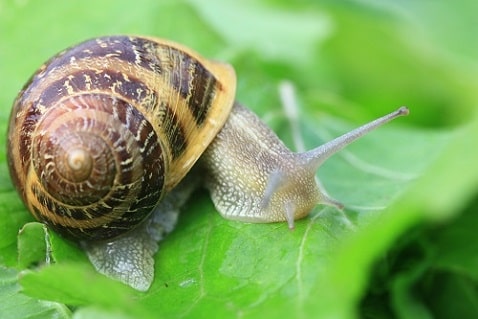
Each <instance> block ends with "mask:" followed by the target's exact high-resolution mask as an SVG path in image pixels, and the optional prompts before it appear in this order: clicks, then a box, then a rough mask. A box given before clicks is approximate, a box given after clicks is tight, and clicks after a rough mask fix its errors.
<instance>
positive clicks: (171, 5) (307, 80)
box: [0, 0, 478, 318]
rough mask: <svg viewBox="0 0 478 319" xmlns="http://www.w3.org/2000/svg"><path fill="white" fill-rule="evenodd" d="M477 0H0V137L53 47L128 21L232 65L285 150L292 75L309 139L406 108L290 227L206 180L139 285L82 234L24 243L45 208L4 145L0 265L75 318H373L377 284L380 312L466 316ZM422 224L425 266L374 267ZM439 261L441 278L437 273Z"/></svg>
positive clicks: (26, 310)
mask: <svg viewBox="0 0 478 319" xmlns="http://www.w3.org/2000/svg"><path fill="white" fill-rule="evenodd" d="M474 5H476V4H475V3H474V2H473V0H464V1H462V3H461V5H459V4H454V3H453V4H450V3H448V2H446V1H435V2H433V4H432V3H428V4H424V3H414V2H401V3H399V4H398V3H396V2H394V1H384V2H380V4H379V3H378V2H376V1H346V2H340V3H339V2H334V1H325V2H322V3H321V4H318V3H317V2H316V1H315V2H314V1H306V0H304V1H299V2H297V3H295V2H294V3H291V2H290V1H283V0H268V1H260V2H252V1H244V2H240V3H238V2H228V1H222V2H219V1H213V2H210V1H199V0H194V1H193V0H190V1H163V2H158V1H152V0H139V1H136V2H135V3H134V5H131V4H128V5H127V6H126V5H125V4H122V3H118V2H117V1H111V0H107V1H102V2H95V1H91V0H85V1H82V2H64V1H51V2H48V3H40V2H38V3H37V2H32V1H30V2H18V1H17V2H14V1H4V2H2V3H1V4H0V74H2V76H1V77H0V87H1V88H2V90H0V131H2V132H6V129H7V124H8V116H9V115H8V114H9V112H10V108H11V104H12V102H13V100H14V98H15V95H16V94H17V92H18V91H19V90H20V89H21V87H22V85H23V84H24V83H25V82H26V81H27V79H28V77H29V76H30V75H31V74H32V73H33V72H34V70H35V69H36V68H38V67H39V66H40V65H41V64H42V63H43V62H44V61H45V60H46V59H47V58H49V57H50V56H51V55H53V54H55V53H56V52H58V51H60V50H62V49H63V48H65V47H67V46H70V45H73V44H75V43H77V42H79V41H81V40H84V39H86V38H91V37H95V36H98V35H103V34H118V33H128V34H147V35H154V36H160V37H166V38H171V39H172V40H176V41H179V42H182V43H184V44H186V45H189V46H191V47H193V48H194V49H196V50H197V51H198V52H201V53H202V54H203V55H204V56H207V57H209V58H213V59H221V60H226V61H228V62H230V63H232V64H233V65H234V67H235V69H236V71H237V74H238V81H239V84H238V94H237V96H238V99H239V100H241V101H242V102H245V103H246V104H247V105H249V106H250V107H251V109H253V110H254V111H256V112H258V113H259V114H260V115H261V116H263V118H264V119H265V121H266V122H267V123H268V124H270V125H271V126H272V127H273V128H274V130H276V132H278V134H279V135H280V136H281V138H283V139H284V141H285V142H286V143H287V144H288V145H289V146H290V147H291V148H294V145H293V143H292V141H293V138H292V135H291V134H290V123H288V122H287V120H286V118H285V117H284V115H283V111H282V109H281V108H280V104H279V103H280V102H279V97H278V93H277V89H278V83H279V82H280V81H282V80H283V79H284V78H287V79H288V80H290V81H291V82H292V83H293V84H294V85H295V86H296V89H297V95H298V102H299V108H300V117H299V124H300V125H299V126H300V130H301V134H302V136H303V137H304V142H305V144H306V146H308V147H313V146H316V145H318V144H320V143H322V142H324V141H326V140H329V139H331V138H333V137H335V136H337V135H339V134H342V133H344V132H346V131H347V130H349V129H351V128H353V127H355V126H357V125H359V124H361V123H364V122H366V121H368V120H371V119H373V118H375V117H377V116H379V115H382V114H384V113H386V112H389V111H391V110H392V109H394V108H395V107H397V106H398V105H401V104H406V105H408V106H409V107H410V109H411V115H410V116H409V117H408V118H403V119H400V120H399V121H397V122H396V123H393V124H391V125H390V126H387V127H384V128H383V129H380V131H377V132H374V133H372V134H371V135H369V136H367V137H366V138H364V139H363V140H361V141H360V142H357V143H355V144H354V145H352V146H351V147H349V148H347V150H345V151H344V152H341V153H340V154H338V155H336V156H334V157H333V158H331V159H330V160H329V161H328V162H327V163H326V164H325V165H324V166H323V167H322V168H321V169H320V171H319V173H318V176H319V177H320V179H321V182H322V183H323V185H324V186H325V188H326V189H327V190H328V191H329V193H330V194H331V195H332V196H333V197H335V198H337V199H338V200H340V201H342V202H344V203H345V205H346V209H345V210H344V211H343V212H340V211H337V210H335V209H332V208H324V207H317V208H316V210H315V211H314V212H312V214H311V216H310V217H308V218H306V219H304V220H301V221H299V222H298V223H297V225H296V229H295V230H294V231H289V230H288V229H287V227H286V225H284V224H271V225H256V224H244V223H239V222H232V221H227V220H224V219H222V218H221V217H220V216H219V215H218V214H217V213H216V211H215V209H214V207H213V206H212V204H211V202H210V200H209V199H208V195H207V194H206V192H203V191H200V192H198V193H197V196H194V199H193V200H192V201H191V202H190V203H189V204H188V205H187V206H186V207H185V209H184V214H182V216H180V221H179V225H178V227H177V229H176V230H175V231H174V232H173V233H172V234H171V235H170V236H169V237H168V238H167V239H166V240H165V241H163V242H162V243H161V244H160V251H159V253H158V254H157V255H156V258H155V259H156V266H155V267H156V279H155V282H154V283H153V286H152V287H151V289H150V290H149V291H148V292H146V293H143V294H140V293H137V292H135V291H132V290H131V289H129V288H128V287H126V286H124V285H122V284H119V283H117V282H114V281H112V280H110V279H107V278H105V277H103V276H101V275H99V274H97V273H96V272H94V271H93V269H92V267H91V265H90V264H89V262H88V261H87V259H86V257H85V255H84V253H82V251H81V250H80V249H79V248H78V247H77V245H75V244H72V243H70V242H68V241H65V240H63V239H62V238H60V237H58V236H56V235H54V234H53V233H51V232H43V231H40V233H36V234H33V233H31V234H30V235H32V237H30V238H25V237H23V236H24V235H25V234H22V235H20V236H19V238H17V234H18V231H19V230H20V229H21V228H22V227H23V226H24V225H25V224H26V223H28V222H31V221H32V220H33V219H32V217H30V215H29V214H28V213H27V211H26V209H25V208H23V206H22V204H21V202H20V199H19V196H18V195H17V194H16V193H15V192H14V190H13V186H12V183H11V182H10V179H9V177H8V169H7V163H6V154H5V152H4V151H0V234H1V236H0V265H3V266H8V267H16V268H17V270H19V271H21V274H22V275H21V280H20V284H21V286H22V287H23V289H24V291H23V292H19V289H20V288H19V287H20V286H19V285H18V283H17V280H16V278H17V275H16V271H14V270H11V268H8V270H7V273H8V275H7V276H6V277H7V278H8V280H3V281H2V283H0V284H1V286H2V289H1V291H2V292H7V291H13V292H14V293H13V294H12V295H13V296H14V297H15V298H20V299H21V298H25V299H24V300H28V302H29V303H30V302H31V303H32V304H34V305H41V307H44V305H45V304H50V302H48V303H46V302H45V301H44V300H50V301H55V302H60V303H62V304H67V305H74V306H75V307H74V315H73V316H74V317H76V318H81V317H95V318H96V317H105V318H108V317H135V318H136V317H142V318H157V317H169V318H170V317H208V318H210V317H221V318H222V317H226V316H227V317H245V318H259V317H260V318H265V317H267V316H270V317H287V316H290V317H304V318H309V317H319V318H329V317H335V318H355V317H360V316H361V315H363V314H364V313H363V312H364V311H365V310H364V308H360V306H362V305H364V304H361V302H362V298H363V296H369V297H368V298H366V299H365V301H366V305H367V307H368V310H367V311H368V313H374V314H376V315H377V316H379V315H382V317H385V318H389V317H392V316H401V315H402V316H406V315H411V314H413V315H420V314H422V315H423V316H426V314H427V311H430V312H431V313H433V314H436V313H442V314H446V313H448V312H451V311H455V309H457V307H463V306H466V307H468V308H467V309H468V310H469V311H470V312H461V313H462V314H463V315H465V314H470V315H473V314H475V313H474V312H473V311H474V309H475V308H474V306H475V305H476V300H477V299H476V296H477V290H476V276H477V274H476V269H477V268H476V263H475V261H476V260H475V259H474V256H475V251H474V249H473V247H471V246H473V245H466V242H467V241H468V242H473V240H474V239H473V237H472V235H473V232H472V230H473V229H474V228H473V226H472V225H474V218H472V217H467V218H469V219H467V220H465V221H463V222H460V223H457V225H456V226H453V227H452V226H450V224H449V222H448V220H449V219H450V218H453V217H456V216H459V215H460V213H461V212H462V210H463V209H464V208H465V207H467V205H468V203H469V202H470V198H472V197H473V196H475V194H476V189H477V184H478V167H477V166H476V161H477V159H478V150H477V148H476V145H478V141H477V136H478V120H477V119H476V116H475V114H476V110H475V109H476V105H478V97H477V96H476V92H477V91H478V88H477V86H476V81H475V78H476V72H477V65H476V61H475V60H476V59H474V58H473V57H474V56H475V55H476V52H477V51H476V41H475V40H476V39H475V38H474V37H475V34H476V32H473V26H472V25H473V23H471V24H469V25H467V24H466V21H475V20H476V12H478V11H476V10H473V8H474ZM458 35H459V36H458ZM4 136H6V135H4ZM4 141H5V142H4V144H6V140H4ZM3 149H5V147H4V148H3ZM475 206H476V205H475ZM426 222H435V223H436V222H439V223H442V224H443V226H442V227H443V232H442V234H443V235H442V236H436V237H434V240H431V241H430V242H429V244H427V245H428V246H427V248H421V249H423V251H424V252H426V253H423V256H420V259H418V261H416V262H415V263H409V262H410V258H399V257H403V255H402V254H397V256H398V257H396V259H394V263H393V267H394V268H393V269H391V273H390V274H389V276H387V275H384V276H383V277H381V276H380V275H378V274H377V273H375V272H371V270H372V269H374V264H375V262H377V261H378V260H382V263H379V264H378V265H376V266H375V267H377V268H379V269H388V268H387V262H388V259H387V258H384V256H388V255H389V254H391V255H393V254H392V253H390V252H391V251H392V252H393V251H395V250H400V249H402V248H403V247H401V246H400V245H398V244H397V240H398V239H399V238H401V236H403V237H404V238H405V239H406V241H407V242H409V243H410V245H411V246H412V247H417V246H418V247H420V245H419V244H418V243H417V241H419V243H421V242H420V240H421V239H420V238H421V237H418V238H419V239H417V238H415V237H413V236H411V235H410V233H409V232H407V230H409V229H410V228H419V227H421V226H420V225H424V223H426ZM27 227H31V226H27ZM34 227H38V225H37V226H34ZM422 227H424V226H422ZM448 227H451V228H450V229H448ZM36 229H37V230H38V229H39V228H36ZM41 229H42V228H40V230H41ZM34 232H36V231H34ZM48 237H49V238H48ZM402 239H403V238H402ZM46 240H47V241H46ZM47 243H48V245H50V249H51V257H52V261H54V263H53V265H50V266H44V267H43V266H42V267H39V268H38V269H37V270H26V269H25V268H26V267H27V266H30V265H31V264H32V262H33V264H34V265H37V263H35V261H43V260H42V259H43V257H44V256H47V251H40V249H45V248H46V249H48V247H47V246H48V245H47ZM44 245H45V246H44ZM397 245H398V247H397ZM39 246H40V247H39ZM42 247H44V248H42ZM435 252H436V254H435ZM407 267H411V268H412V271H410V272H407V273H404V274H403V273H402V274H400V275H401V276H398V275H396V274H395V273H394V272H393V271H395V270H396V269H403V268H407ZM3 269H7V268H2V270H3ZM430 269H432V270H433V271H436V272H437V274H436V275H435V277H433V278H434V279H433V280H431V283H432V284H430V285H429V286H427V285H425V283H426V282H427V281H426V279H427V278H430V277H428V276H430V273H431V272H430ZM386 274H388V273H386ZM381 279H383V283H382V284H383V285H382V286H379V287H380V288H381V289H382V290H380V294H373V293H372V290H373V289H374V287H375V286H374V285H373V283H374V282H377V281H380V280H381ZM3 287H4V288H5V289H3ZM390 287H394V288H393V289H391V288H390ZM417 287H419V288H420V294H419V295H418V296H417V294H415V293H414V292H416V289H417ZM27 295H28V296H27ZM452 296H460V300H463V302H461V303H456V304H453V305H451V306H450V307H449V308H448V309H446V308H447V307H446V305H447V303H446V302H445V301H444V300H450V299H452V298H453V297H452ZM433 298H436V302H433V306H431V305H432V302H431V301H430V300H432V299H433ZM0 299H1V300H2V301H0V303H2V304H1V307H0V311H3V310H4V309H8V310H9V311H10V313H9V314H10V316H11V317H28V316H30V317H35V316H40V315H38V313H41V311H44V310H38V309H34V308H33V307H20V306H18V305H19V304H20V303H21V302H22V301H21V300H20V301H12V303H11V304H6V306H5V307H3V305H4V303H3V302H4V301H5V302H9V300H11V299H6V298H4V296H2V298H0ZM12 300H13V299H12ZM384 300H385V302H383V301H384ZM391 300H393V301H394V302H393V303H390V301H391ZM12 305H13V306H12ZM50 305H52V304H50ZM53 305H54V308H55V309H56V310H55V311H57V312H59V313H61V314H62V315H63V316H60V317H69V316H70V313H69V312H68V311H66V310H65V309H67V308H66V307H65V306H64V305H61V304H60V305H59V304H56V303H54V304H53ZM35 307H36V306H35ZM420 307H423V308H420ZM58 309H60V310H58ZM435 309H436V310H435ZM422 310H423V311H422ZM45 311H46V310H45ZM48 311H50V310H48ZM456 313H460V312H456ZM48 314H50V313H48ZM52 316H54V315H52ZM0 317H2V318H3V317H4V316H0ZM7 318H8V317H7Z"/></svg>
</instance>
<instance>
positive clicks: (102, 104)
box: [8, 36, 236, 240]
mask: <svg viewBox="0 0 478 319" xmlns="http://www.w3.org/2000/svg"><path fill="white" fill-rule="evenodd" d="M235 83H236V79H235V73H234V71H233V69H232V68H231V67H230V66H228V65H226V64H221V63H216V62H211V61H208V60H205V59H203V58H201V57H200V56H199V55H197V54H196V53H195V52H192V51H191V50H189V49H187V48H185V47H183V46H181V45H178V44H176V43H173V42H169V41H166V40H161V39H156V38H154V39H153V38H147V37H126V36H112V37H103V38H97V39H93V40H89V41H86V42H83V43H81V44H79V45H77V46H75V47H72V48H70V49H67V50H65V51H63V52H61V53H60V54H58V55H56V56H55V57H53V58H52V59H50V61H48V62H47V63H46V64H44V65H43V66H42V67H41V68H40V69H39V70H38V71H37V72H36V73H35V74H34V75H33V76H32V78H31V79H30V80H29V82H28V83H27V84H26V85H25V87H24V88H23V89H22V91H21V92H20V93H19V95H18V97H17V99H16V101H15V103H14V107H13V111H12V114H11V118H10V126H9V133H8V136H9V140H8V159H9V165H10V172H11V176H12V179H13V181H14V184H15V186H16V187H17V189H18V190H19V192H20V194H21V196H22V199H23V201H24V202H25V204H26V205H27V207H28V208H29V210H30V211H31V212H32V214H33V215H34V216H35V217H36V218H37V219H38V220H40V221H43V222H45V223H46V224H48V225H49V226H50V227H51V228H53V229H54V230H55V231H57V232H59V233H60V234H62V235H64V236H66V237H69V238H74V239H85V240H94V239H108V238H113V237H116V236H118V235H120V234H122V233H124V232H126V231H128V230H129V229H131V228H134V227H135V226H136V225H138V224H139V223H141V222H142V221H143V220H144V219H145V218H146V217H147V216H148V215H149V214H150V212H151V210H152V209H153V208H154V207H155V206H156V205H157V203H158V202H159V201H160V200H161V198H162V196H163V195H164V194H165V193H167V192H168V191H170V190H171V189H172V188H174V187H175V186H176V184H178V182H179V181H180V180H181V179H182V178H183V177H184V175H185V174H186V173H187V172H188V171H189V169H190V168H191V167H192V166H193V164H194V163H195V162H196V161H197V159H198V158H199V156H200V155H201V154H202V153H203V151H204V150H205V149H206V147H207V146H208V145H209V144H210V142H211V140H212V139H213V138H214V137H215V136H216V134H217V132H218V131H219V130H220V129H221V127H222V126H223V124H224V122H225V121H226V119H227V117H228V115H229V112H230V109H231V108H232V105H233V101H234V95H235V86H236V85H235Z"/></svg>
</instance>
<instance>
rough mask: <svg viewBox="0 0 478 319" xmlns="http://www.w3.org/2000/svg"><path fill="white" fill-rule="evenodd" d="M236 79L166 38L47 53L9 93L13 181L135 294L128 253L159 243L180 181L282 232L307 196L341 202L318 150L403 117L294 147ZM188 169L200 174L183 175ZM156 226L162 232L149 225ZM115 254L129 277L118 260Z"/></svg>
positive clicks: (134, 256) (326, 153) (325, 152)
mask: <svg viewBox="0 0 478 319" xmlns="http://www.w3.org/2000/svg"><path fill="white" fill-rule="evenodd" d="M235 88H236V76H235V72H234V70H233V68H232V67H231V66H230V65H228V64H224V63H220V62H214V61H211V60H207V59H205V58H203V57H201V56H200V55H199V54H198V53H196V52H194V51H192V50H191V49H189V48H186V47H184V46H182V45H180V44H177V43H174V42H171V41H168V40H164V39H159V38H152V37H141V36H109V37H100V38H95V39H91V40H88V41H85V42H83V43H80V44H78V45H76V46H73V47H71V48H69V49H67V50H65V51H63V52H61V53H59V54H57V55H56V56H54V57H53V58H51V59H50V60H49V61H48V62H46V63H45V64H44V65H43V66H42V67H41V68H40V69H39V70H38V71H37V72H36V73H35V74H34V75H33V76H32V77H31V78H30V80H29V81H28V83H27V84H26V85H25V86H24V87H23V89H22V90H21V91H20V93H19V94H18V97H17V98H16V100H15V102H14V106H13V110H12V113H11V117H10V123H9V129H8V162H9V169H10V174H11V177H12V180H13V183H14V185H15V187H16V189H17V190H18V192H19V194H20V195H21V198H22V200H23V202H24V203H25V205H26V206H27V208H28V209H29V211H30V212H31V213H32V214H33V216H34V217H35V218H36V219H37V220H39V221H41V222H43V223H45V224H47V226H48V227H49V228H51V229H53V230H54V231H56V232H58V233H59V234H61V235H62V236H64V237H66V238H68V239H72V240H74V241H76V242H79V243H80V244H81V245H82V246H83V247H85V248H86V249H87V252H88V254H89V257H90V260H92V262H93V264H95V266H97V268H101V267H102V266H101V265H103V269H99V270H100V271H101V272H103V273H106V274H109V275H111V276H113V277H116V278H119V279H120V280H122V281H124V282H126V283H128V284H130V285H131V286H133V287H135V288H137V289H140V290H146V289H148V287H149V285H150V283H151V281H152V272H153V270H152V266H151V260H149V261H147V262H144V261H143V259H142V258H143V256H140V255H141V253H138V251H140V252H143V253H144V251H147V252H146V253H145V254H149V255H152V254H154V252H155V251H156V250H157V246H156V245H157V244H156V240H157V239H158V238H160V237H162V235H163V234H164V233H167V232H169V231H171V228H172V227H171V226H165V223H164V222H161V221H159V222H158V218H159V220H161V218H162V217H161V216H164V215H165V214H166V213H165V212H164V211H166V210H168V209H169V208H168V207H170V208H171V207H172V210H173V211H175V210H176V209H177V208H178V207H176V206H175V205H177V206H179V205H180V203H182V202H183V201H184V200H183V199H178V198H182V197H181V196H182V195H181V194H182V193H185V194H186V193H187V194H189V193H190V192H191V191H192V189H193V186H190V185H197V184H198V183H201V184H203V185H204V186H205V187H206V188H207V189H208V190H209V191H210V194H211V198H212V201H213V203H214V205H215V207H216V209H217V210H218V211H219V213H220V214H221V215H222V216H224V217H225V218H228V219H233V220H239V221H245V222H257V223H268V222H284V221H285V222H287V223H288V225H289V227H290V228H293V227H294V220H296V219H299V218H303V217H305V216H307V215H308V214H309V212H310V211H311V210H312V209H313V208H314V207H315V206H316V205H317V204H326V205H333V206H336V207H341V204H340V203H339V202H337V201H335V200H334V199H332V198H330V197H329V196H328V195H327V194H326V192H325V191H324V190H323V189H322V187H321V186H320V184H319V183H318V182H317V181H316V170H317V169H318V167H319V166H320V165H321V164H322V163H323V162H324V161H325V160H326V159H327V158H328V157H330V156H331V155H333V154H335V153H336V152H338V151H339V150H341V149H342V148H343V147H345V146H346V145H348V144H350V143H351V142H353V141H354V140H356V139H358V138H359V137H361V136H363V135H365V134H366V133H367V132H369V131H371V130H373V129H375V128H377V127H378V126H380V125H382V124H384V123H386V122H388V121H390V120H392V119H394V118H396V117H398V116H401V115H406V114H408V109H407V108H406V107H401V108H399V109H398V110H396V111H395V112H392V113H390V114H388V115H385V116H383V117H381V118H379V119H377V120H375V121H372V122H370V123H368V124H366V125H364V126H361V127H359V128H357V129H355V130H353V131H351V132H349V133H346V134H344V135H343V136H341V137H338V138H337V139H335V140H333V141H331V142H328V143H326V144H324V145H321V146H319V147H317V148H316V149H313V150H310V151H306V152H303V153H294V152H291V151H290V150H289V149H288V148H287V147H286V146H285V145H284V143H282V142H281V141H280V140H279V138H278V137H277V136H276V135H275V133H273V132H272V131H271V130H270V129H269V128H268V127H267V126H266V125H265V124H264V123H263V122H261V120H260V119H259V118H258V117H257V116H256V115H255V114H254V113H253V112H252V111H250V110H249V109H247V108H245V107H244V106H242V105H241V104H239V103H238V102H236V101H235ZM193 166H194V169H195V170H196V171H198V172H199V174H198V175H200V177H201V180H200V181H199V182H197V180H198V179H197V178H196V177H195V178H194V179H193V178H189V179H188V176H189V175H188V172H189V171H190V170H191V168H192V167H193ZM184 179H185V180H186V181H187V182H185V181H183V182H181V181H182V180H184ZM178 184H179V185H178ZM177 189H179V190H177ZM167 194H173V195H167ZM168 196H169V197H168ZM171 196H172V197H171ZM168 198H169V199H168ZM163 203H166V204H163ZM165 205H166V206H167V207H166V206H165ZM168 205H169V206H168ZM161 214H162V215H161ZM166 215H167V214H166ZM152 216H156V217H155V218H156V221H154V222H151V219H152V218H153V217H152ZM158 216H160V217H158ZM158 224H161V227H162V228H163V229H162V230H159V231H158V230H156V231H154V230H153V231H152V230H151V228H154V227H156V226H157V225H158ZM125 238H126V239H125ZM96 243H99V244H96ZM145 243H146V244H145ZM112 245H113V246H112ZM114 245H116V246H114ZM128 245H129V246H128ZM144 246H147V247H148V248H144ZM111 247H116V249H111ZM138 247H139V248H138ZM145 258H147V257H145ZM149 258H151V256H149ZM105 260H106V261H107V262H105ZM125 260H126V261H125ZM118 261H121V263H122V264H124V263H128V262H129V264H130V265H131V266H132V267H133V268H134V269H135V270H134V271H133V273H139V275H137V276H136V275H133V277H134V278H131V276H130V275H129V274H125V272H131V269H129V268H128V269H127V270H125V269H120V270H118V269H117V268H118ZM145 264H147V265H145ZM104 265H106V266H104ZM148 267H149V268H148ZM143 268H148V270H144V269H143ZM144 273H147V274H144ZM135 276H136V277H135ZM138 276H139V277H141V276H143V277H146V279H144V280H143V279H138V278H137V277H138Z"/></svg>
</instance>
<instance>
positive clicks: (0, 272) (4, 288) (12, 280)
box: [0, 266, 71, 319]
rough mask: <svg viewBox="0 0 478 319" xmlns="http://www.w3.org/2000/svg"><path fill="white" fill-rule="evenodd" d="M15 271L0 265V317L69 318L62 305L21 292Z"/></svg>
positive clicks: (66, 310)
mask: <svg viewBox="0 0 478 319" xmlns="http://www.w3.org/2000/svg"><path fill="white" fill-rule="evenodd" d="M17 276H18V274H17V272H16V271H15V270H13V269H7V268H3V267H1V266H0V317H1V318H2V319H10V318H11V319H17V318H32V319H33V318H38V319H40V318H58V319H60V318H70V316H71V312H70V310H69V309H68V308H67V307H65V306H64V305H61V304H58V303H56V302H50V301H43V300H38V299H35V298H31V297H28V296H26V295H24V294H23V293H22V292H21V289H20V285H19V284H18V282H17Z"/></svg>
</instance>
